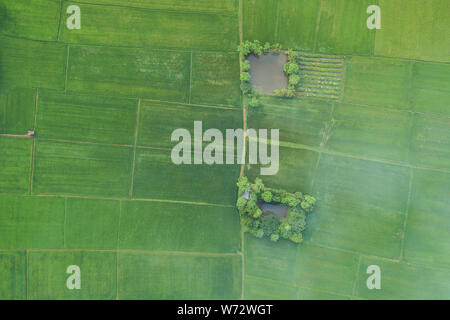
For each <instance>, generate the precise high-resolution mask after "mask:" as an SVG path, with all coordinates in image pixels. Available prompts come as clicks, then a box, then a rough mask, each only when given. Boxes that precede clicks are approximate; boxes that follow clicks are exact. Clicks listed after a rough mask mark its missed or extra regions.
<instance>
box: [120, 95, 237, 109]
mask: <svg viewBox="0 0 450 320" xmlns="http://www.w3.org/2000/svg"><path fill="white" fill-rule="evenodd" d="M129 99H134V98H129ZM141 100H142V101H149V102H161V103H168V104H176V105H183V106H186V107H200V108H208V109H225V110H236V111H240V108H239V107H237V106H209V105H206V104H196V103H186V102H175V101H165V100H155V99H148V98H142V99H141Z"/></svg>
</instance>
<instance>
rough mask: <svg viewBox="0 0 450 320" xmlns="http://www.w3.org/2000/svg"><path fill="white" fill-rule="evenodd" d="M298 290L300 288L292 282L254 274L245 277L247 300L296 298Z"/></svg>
mask: <svg viewBox="0 0 450 320" xmlns="http://www.w3.org/2000/svg"><path fill="white" fill-rule="evenodd" d="M297 292H298V288H297V287H296V286H293V285H291V284H287V283H284V282H278V281H272V280H267V279H262V278H256V277H252V276H246V277H245V288H244V298H245V299H246V300H295V299H297Z"/></svg>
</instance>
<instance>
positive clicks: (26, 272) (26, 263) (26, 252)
mask: <svg viewBox="0 0 450 320" xmlns="http://www.w3.org/2000/svg"><path fill="white" fill-rule="evenodd" d="M25 300H28V249H25Z"/></svg>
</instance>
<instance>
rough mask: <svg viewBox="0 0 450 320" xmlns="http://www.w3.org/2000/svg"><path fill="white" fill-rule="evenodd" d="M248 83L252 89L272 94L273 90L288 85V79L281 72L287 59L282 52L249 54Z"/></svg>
mask: <svg viewBox="0 0 450 320" xmlns="http://www.w3.org/2000/svg"><path fill="white" fill-rule="evenodd" d="M247 60H248V61H249V62H250V71H249V73H250V76H251V80H250V83H251V85H252V88H253V90H255V91H257V92H261V93H266V94H273V91H274V90H279V89H283V88H287V87H288V82H289V79H288V77H287V76H286V74H285V73H284V72H283V66H284V65H285V64H286V62H287V61H288V56H287V55H286V54H284V53H273V52H271V53H268V54H263V55H260V56H258V57H257V56H255V55H253V54H252V55H250V56H248V57H247Z"/></svg>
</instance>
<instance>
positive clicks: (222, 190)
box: [133, 148, 239, 206]
mask: <svg viewBox="0 0 450 320" xmlns="http://www.w3.org/2000/svg"><path fill="white" fill-rule="evenodd" d="M193 157H194V154H192V158H193ZM238 176H239V165H238V164H229V165H226V164H224V165H220V164H213V165H208V164H197V165H196V164H180V165H176V164H174V163H173V162H172V159H171V152H170V151H168V150H157V149H143V148H138V150H137V152H136V167H135V172H134V186H133V198H137V199H160V200H177V201H189V202H204V203H211V204H220V205H229V206H233V205H234V204H235V202H236V191H235V185H236V179H237V177H238Z"/></svg>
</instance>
